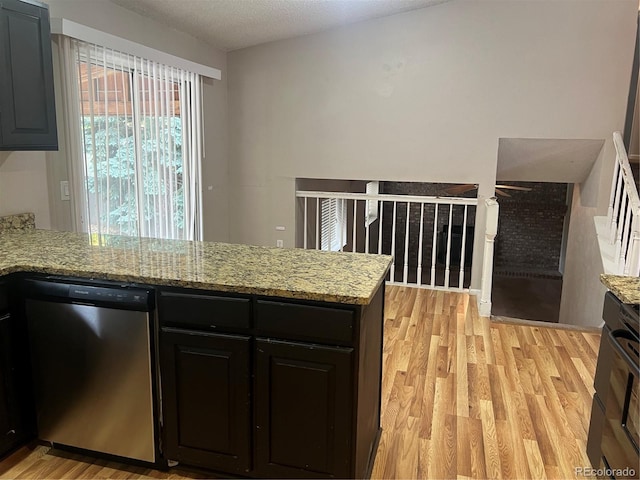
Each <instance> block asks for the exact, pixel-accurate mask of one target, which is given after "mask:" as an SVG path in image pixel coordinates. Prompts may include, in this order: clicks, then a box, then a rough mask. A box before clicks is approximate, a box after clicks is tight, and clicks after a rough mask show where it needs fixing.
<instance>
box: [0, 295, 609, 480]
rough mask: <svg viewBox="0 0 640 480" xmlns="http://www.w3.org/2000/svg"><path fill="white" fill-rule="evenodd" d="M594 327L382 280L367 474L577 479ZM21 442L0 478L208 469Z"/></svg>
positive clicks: (584, 461)
mask: <svg viewBox="0 0 640 480" xmlns="http://www.w3.org/2000/svg"><path fill="white" fill-rule="evenodd" d="M599 342H600V335H599V333H595V332H592V331H591V332H586V331H585V332H582V331H577V330H567V329H555V328H552V327H546V326H544V327H542V326H531V325H517V324H509V323H492V322H490V321H489V320H488V319H486V318H481V317H479V316H478V311H477V308H476V306H475V299H474V298H470V297H469V296H468V295H466V294H457V293H445V292H441V291H433V290H422V289H414V288H405V287H397V286H390V287H388V288H387V304H386V311H385V336H384V369H383V385H382V427H383V433H382V437H381V440H380V446H379V449H378V453H377V457H376V462H375V465H374V469H373V473H372V478H375V479H381V478H384V479H391V478H397V479H418V478H420V479H423V478H424V479H427V478H429V479H432V478H482V479H484V478H505V479H507V478H509V479H526V478H562V479H565V478H583V477H577V476H576V473H575V469H576V468H577V467H587V466H590V464H589V460H588V458H587V456H586V452H585V445H586V438H587V430H588V426H589V414H590V409H591V397H592V395H593V387H592V383H593V373H594V371H595V363H596V357H597V352H598V346H599ZM207 476H209V477H210V476H211V475H210V474H202V473H201V472H197V471H190V470H185V469H172V470H171V471H170V472H159V471H155V470H148V469H145V468H140V467H131V466H125V465H121V464H115V463H110V462H106V461H102V460H98V461H97V460H93V459H91V458H88V457H82V456H79V455H72V454H68V453H64V452H58V451H50V450H49V449H48V447H44V446H37V447H35V448H34V447H31V448H29V447H24V448H22V449H20V450H18V451H17V452H16V453H14V454H13V455H11V456H10V457H8V458H7V459H5V460H4V461H2V462H0V478H2V479H16V478H21V479H22V478H25V479H26V478H49V479H62V478H82V479H90V478H91V479H97V478H101V479H104V478H172V479H180V478H207Z"/></svg>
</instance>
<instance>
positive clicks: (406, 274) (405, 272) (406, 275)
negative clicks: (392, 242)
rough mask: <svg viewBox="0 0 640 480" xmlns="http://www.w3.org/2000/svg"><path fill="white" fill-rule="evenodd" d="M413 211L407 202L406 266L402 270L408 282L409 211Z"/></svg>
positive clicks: (403, 279)
mask: <svg viewBox="0 0 640 480" xmlns="http://www.w3.org/2000/svg"><path fill="white" fill-rule="evenodd" d="M410 212H411V203H410V202H407V221H406V222H405V225H406V228H405V231H404V268H403V270H402V283H404V284H405V285H406V284H407V277H408V275H409V220H410V218H409V213H410Z"/></svg>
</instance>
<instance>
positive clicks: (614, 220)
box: [609, 169, 624, 245]
mask: <svg viewBox="0 0 640 480" xmlns="http://www.w3.org/2000/svg"><path fill="white" fill-rule="evenodd" d="M617 180H618V183H617V186H616V196H615V199H614V201H613V215H612V216H611V227H610V230H609V235H610V236H609V243H611V245H613V244H614V242H615V241H616V237H617V235H618V212H619V210H620V201H621V199H620V195H621V194H622V184H623V183H624V180H623V177H622V169H620V170H619V171H618V179H617Z"/></svg>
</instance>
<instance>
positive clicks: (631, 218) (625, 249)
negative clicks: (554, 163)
mask: <svg viewBox="0 0 640 480" xmlns="http://www.w3.org/2000/svg"><path fill="white" fill-rule="evenodd" d="M613 144H614V146H615V149H616V163H615V166H614V170H613V179H612V182H611V196H610V198H609V209H608V212H607V222H608V226H609V241H610V243H611V244H612V245H615V257H614V260H615V263H616V270H617V271H616V273H617V274H618V275H626V276H636V277H637V276H639V275H640V200H639V199H638V187H637V186H636V182H635V180H634V179H633V172H632V171H631V166H630V165H629V159H628V157H627V152H626V149H625V147H624V142H623V141H622V135H621V134H620V132H614V133H613Z"/></svg>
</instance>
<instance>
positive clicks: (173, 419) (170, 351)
mask: <svg viewBox="0 0 640 480" xmlns="http://www.w3.org/2000/svg"><path fill="white" fill-rule="evenodd" d="M250 346H251V339H250V337H248V336H242V335H220V334H215V333H209V332H195V331H190V330H182V329H177V328H163V329H162V332H161V340H160V348H161V362H162V364H161V369H162V394H163V414H164V428H165V430H166V435H165V436H164V438H165V446H164V450H165V452H164V454H165V457H166V458H168V459H170V460H176V461H179V462H183V463H185V464H189V465H196V466H202V467H207V468H212V469H215V470H220V471H224V472H237V473H238V474H243V473H246V472H248V471H249V470H250V468H251V461H250V447H251V445H250V438H251V436H250V429H251V427H250V420H251V398H250V371H249V369H250V365H249V359H250Z"/></svg>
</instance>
